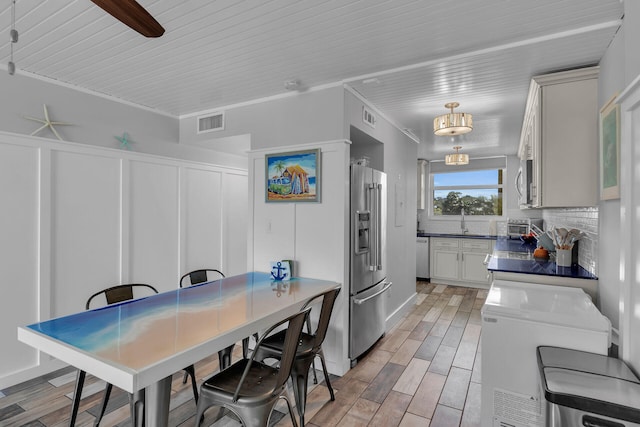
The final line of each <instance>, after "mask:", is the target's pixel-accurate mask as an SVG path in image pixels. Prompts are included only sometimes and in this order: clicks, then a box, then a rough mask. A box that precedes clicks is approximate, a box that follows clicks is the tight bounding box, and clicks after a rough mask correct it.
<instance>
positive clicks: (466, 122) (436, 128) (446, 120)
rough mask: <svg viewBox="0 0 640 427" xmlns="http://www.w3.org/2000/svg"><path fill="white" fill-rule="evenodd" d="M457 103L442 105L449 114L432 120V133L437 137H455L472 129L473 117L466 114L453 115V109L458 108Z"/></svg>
mask: <svg viewBox="0 0 640 427" xmlns="http://www.w3.org/2000/svg"><path fill="white" fill-rule="evenodd" d="M459 106H460V104H459V103H457V102H449V103H446V104H445V105H444V107H445V108H449V109H450V110H451V112H449V113H447V114H443V115H441V116H438V117H436V118H435V119H433V133H435V134H436V135H438V136H455V135H463V134H465V133H469V132H471V130H472V129H473V116H472V115H471V114H467V113H454V112H453V109H454V108H457V107H459Z"/></svg>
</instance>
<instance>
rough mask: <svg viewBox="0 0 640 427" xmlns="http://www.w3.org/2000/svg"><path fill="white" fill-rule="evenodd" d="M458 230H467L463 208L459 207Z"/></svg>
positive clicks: (463, 231)
mask: <svg viewBox="0 0 640 427" xmlns="http://www.w3.org/2000/svg"><path fill="white" fill-rule="evenodd" d="M460 231H462V234H465V233H466V232H467V231H469V230H467V227H466V225H465V223H464V208H462V209H460Z"/></svg>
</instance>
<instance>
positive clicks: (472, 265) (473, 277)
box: [460, 252, 489, 283]
mask: <svg viewBox="0 0 640 427" xmlns="http://www.w3.org/2000/svg"><path fill="white" fill-rule="evenodd" d="M486 256H487V254H486V253H482V252H462V268H461V277H460V279H461V280H465V281H467V282H479V283H489V279H488V277H487V275H488V272H487V266H486V265H484V259H485V257H486Z"/></svg>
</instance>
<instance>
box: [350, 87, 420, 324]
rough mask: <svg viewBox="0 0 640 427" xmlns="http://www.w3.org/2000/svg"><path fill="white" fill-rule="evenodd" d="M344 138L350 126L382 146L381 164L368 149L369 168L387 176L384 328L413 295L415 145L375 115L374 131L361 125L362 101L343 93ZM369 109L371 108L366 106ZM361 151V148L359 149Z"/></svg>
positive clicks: (394, 319) (415, 186)
mask: <svg viewBox="0 0 640 427" xmlns="http://www.w3.org/2000/svg"><path fill="white" fill-rule="evenodd" d="M344 103H345V107H344V110H345V135H349V134H350V132H351V131H350V129H351V127H352V126H353V127H355V128H358V129H359V130H360V131H361V132H364V133H365V134H367V135H369V136H371V137H372V138H375V139H376V140H377V141H380V142H381V143H382V147H383V153H382V157H383V159H382V162H381V165H378V166H376V164H375V161H376V157H377V156H376V155H375V152H376V151H377V150H376V148H375V147H373V148H372V151H373V152H374V155H372V156H370V157H372V166H373V167H377V168H379V169H381V170H382V171H383V172H385V173H386V174H387V280H390V281H392V282H393V286H391V289H390V290H389V292H387V293H386V295H387V328H388V329H389V328H391V327H392V326H393V325H394V324H395V323H396V322H397V321H398V320H399V319H400V318H401V317H402V315H403V314H404V313H405V312H406V311H407V310H408V309H409V308H410V307H411V304H412V303H413V301H414V298H415V296H416V274H415V272H416V211H417V191H418V189H417V173H418V169H417V166H416V159H417V157H418V144H417V143H416V142H414V141H413V140H412V139H410V138H409V137H408V136H407V135H405V134H404V133H403V132H401V131H400V130H399V129H398V128H397V127H395V126H393V125H392V124H391V123H390V122H389V121H388V120H387V119H386V118H385V117H384V116H382V115H381V114H380V113H376V114H377V116H376V119H377V120H376V126H375V128H373V127H371V126H369V125H368V124H366V123H364V122H363V120H362V110H363V107H364V106H365V105H366V104H365V101H364V100H363V99H361V98H360V97H359V96H356V95H355V94H354V93H353V92H351V91H348V90H347V91H345V93H344ZM367 107H368V108H369V109H372V106H371V105H367ZM360 150H361V151H362V150H363V148H362V147H361V148H360Z"/></svg>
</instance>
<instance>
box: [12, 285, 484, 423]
mask: <svg viewBox="0 0 640 427" xmlns="http://www.w3.org/2000/svg"><path fill="white" fill-rule="evenodd" d="M416 289H417V292H418V298H417V303H416V305H415V306H414V307H413V309H412V310H411V311H410V312H409V313H408V314H407V315H406V316H405V317H404V318H403V319H402V321H401V322H399V323H398V325H396V327H394V328H393V329H392V330H391V331H389V332H388V333H387V334H386V335H385V336H384V337H383V338H382V339H381V340H380V341H379V342H378V343H377V344H376V345H375V346H374V347H373V348H372V349H371V350H370V351H369V352H368V353H367V354H366V355H365V356H364V357H363V358H362V359H361V360H360V361H359V362H358V364H357V365H356V366H355V367H354V368H353V369H351V370H350V371H349V372H347V373H346V374H345V375H344V376H343V377H337V376H332V377H331V383H332V385H333V388H334V390H335V395H336V400H335V401H334V402H331V401H330V400H329V391H328V390H327V388H326V386H325V383H324V381H321V380H322V374H321V372H318V381H319V382H320V384H318V385H315V386H314V385H313V381H312V379H311V378H310V381H309V383H310V384H309V394H308V398H307V409H306V416H305V420H306V425H307V426H309V427H323V426H341V427H342V426H383V427H391V426H400V427H413V426H420V427H425V426H433V427H449V426H452V427H457V426H460V427H468V426H479V425H480V357H481V352H480V330H481V323H480V308H481V307H482V305H483V304H484V300H485V299H486V296H487V292H488V291H486V290H480V289H474V288H466V287H458V286H446V285H438V284H432V283H427V282H418V283H417V284H416ZM236 351H237V352H236V354H235V355H234V357H235V358H237V357H239V356H240V353H241V352H240V346H236ZM235 358H234V360H235ZM318 366H319V364H318ZM217 369H218V362H217V356H215V357H210V358H208V359H205V360H203V361H201V362H199V363H198V364H196V376H197V378H198V379H199V380H202V379H203V378H205V377H206V376H208V375H210V374H211V373H213V372H215V371H216V370H217ZM75 376H76V370H75V369H74V368H71V367H69V368H64V369H61V370H59V371H56V372H53V373H51V374H48V375H46V376H43V377H40V378H37V379H34V380H31V381H28V382H25V383H23V384H18V385H16V386H13V387H10V388H7V389H5V390H0V426H30V427H31V426H34V427H35V426H47V427H61V426H67V425H68V424H69V413H70V407H71V397H72V393H73V388H74V382H75ZM103 390H104V382H103V381H100V380H98V379H96V378H94V377H91V376H89V375H88V376H87V380H86V381H85V386H84V392H83V398H82V401H81V404H80V410H79V414H78V419H77V422H76V425H78V426H91V425H93V422H94V420H95V416H96V415H97V411H98V406H99V405H100V400H101V398H102V391H103ZM276 409H277V410H276V411H274V413H273V414H272V419H271V425H272V426H273V425H275V426H278V427H280V426H291V420H290V419H289V416H288V414H287V413H286V406H285V405H284V404H279V405H278V406H277V408H276ZM170 410H171V412H170V419H169V425H170V426H181V427H182V426H194V425H195V403H194V400H193V395H192V392H191V387H190V383H189V382H187V384H182V372H178V373H176V374H175V375H174V377H173V383H172V395H171V407H170ZM217 415H218V411H217V410H216V409H215V408H211V409H210V410H209V411H208V412H207V413H206V417H205V420H204V422H203V423H202V425H203V426H209V425H213V426H215V427H227V426H238V425H239V423H238V422H237V420H236V419H235V418H234V417H233V415H230V414H227V415H225V416H224V417H222V418H221V419H217V420H216V418H217ZM296 416H297V414H296ZM101 425H102V426H122V427H125V426H127V427H129V426H130V425H131V424H130V422H129V405H128V394H127V393H125V392H123V391H121V390H119V389H117V388H115V387H114V389H113V392H112V395H111V399H110V401H109V406H108V408H107V414H106V415H105V417H104V418H103V420H102V423H101Z"/></svg>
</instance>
